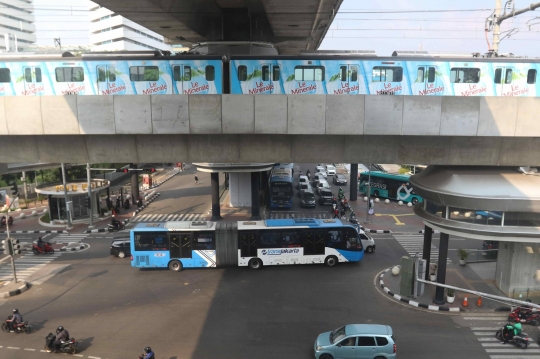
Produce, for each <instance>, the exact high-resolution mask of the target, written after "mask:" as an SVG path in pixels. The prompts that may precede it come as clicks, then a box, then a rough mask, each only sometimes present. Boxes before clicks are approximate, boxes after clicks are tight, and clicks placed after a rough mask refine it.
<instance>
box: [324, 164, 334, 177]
mask: <svg viewBox="0 0 540 359" xmlns="http://www.w3.org/2000/svg"><path fill="white" fill-rule="evenodd" d="M326 173H327V174H328V176H335V175H336V168H335V167H334V166H332V165H326Z"/></svg>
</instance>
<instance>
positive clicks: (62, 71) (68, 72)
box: [54, 67, 84, 82]
mask: <svg viewBox="0 0 540 359" xmlns="http://www.w3.org/2000/svg"><path fill="white" fill-rule="evenodd" d="M54 71H55V73H56V82H83V81H84V70H83V68H82V67H57V68H56V69H54Z"/></svg>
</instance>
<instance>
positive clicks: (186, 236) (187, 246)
mask: <svg viewBox="0 0 540 359" xmlns="http://www.w3.org/2000/svg"><path fill="white" fill-rule="evenodd" d="M180 249H181V254H182V258H191V252H192V251H191V249H192V248H191V233H181V234H180Z"/></svg>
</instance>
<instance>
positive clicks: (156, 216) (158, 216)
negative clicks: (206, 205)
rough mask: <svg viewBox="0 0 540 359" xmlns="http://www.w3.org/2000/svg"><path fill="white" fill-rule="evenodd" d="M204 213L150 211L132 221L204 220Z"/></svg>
mask: <svg viewBox="0 0 540 359" xmlns="http://www.w3.org/2000/svg"><path fill="white" fill-rule="evenodd" d="M202 220H206V215H205V214H203V213H172V214H169V213H148V214H141V215H137V216H135V217H134V218H133V219H132V220H131V222H167V221H202Z"/></svg>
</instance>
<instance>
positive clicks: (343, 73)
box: [339, 66, 347, 81]
mask: <svg viewBox="0 0 540 359" xmlns="http://www.w3.org/2000/svg"><path fill="white" fill-rule="evenodd" d="M339 80H340V81H347V66H340V67H339Z"/></svg>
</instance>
